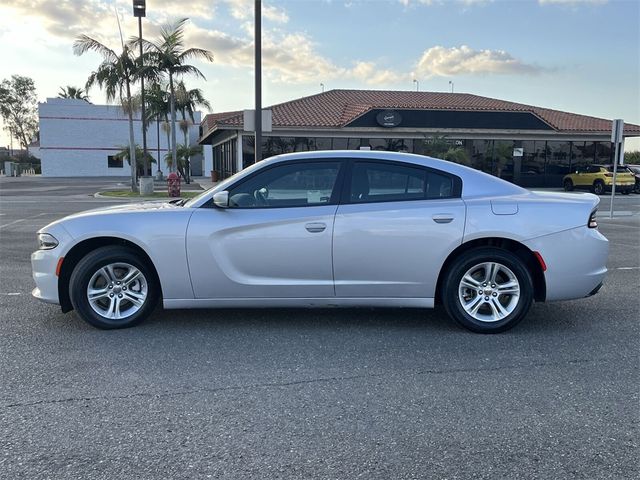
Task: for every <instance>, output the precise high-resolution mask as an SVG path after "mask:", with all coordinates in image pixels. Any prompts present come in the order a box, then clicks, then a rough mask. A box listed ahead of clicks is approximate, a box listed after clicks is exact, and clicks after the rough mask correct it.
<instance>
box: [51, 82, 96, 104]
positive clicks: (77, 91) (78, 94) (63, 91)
mask: <svg viewBox="0 0 640 480" xmlns="http://www.w3.org/2000/svg"><path fill="white" fill-rule="evenodd" d="M58 98H75V99H77V100H84V101H85V102H89V96H88V95H87V94H86V92H85V91H84V90H83V89H82V88H80V87H73V86H71V85H67V86H66V87H60V92H58Z"/></svg>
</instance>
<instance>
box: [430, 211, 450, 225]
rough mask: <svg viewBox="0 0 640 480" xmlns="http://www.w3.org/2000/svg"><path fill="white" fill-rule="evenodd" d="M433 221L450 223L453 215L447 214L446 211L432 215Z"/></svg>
mask: <svg viewBox="0 0 640 480" xmlns="http://www.w3.org/2000/svg"><path fill="white" fill-rule="evenodd" d="M431 218H433V221H434V222H436V223H451V222H452V221H453V215H449V214H446V213H441V214H436V215H433V216H432V217H431Z"/></svg>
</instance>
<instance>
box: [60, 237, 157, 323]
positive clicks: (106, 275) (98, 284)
mask: <svg viewBox="0 0 640 480" xmlns="http://www.w3.org/2000/svg"><path fill="white" fill-rule="evenodd" d="M155 278H156V277H155V274H154V272H153V271H152V270H151V268H150V267H149V265H147V264H146V262H144V261H141V260H140V256H139V255H137V254H136V253H135V252H134V251H132V250H130V249H128V248H124V247H118V246H107V247H102V248H98V249H96V250H94V251H92V252H90V253H88V254H87V255H86V256H85V257H84V258H82V259H81V260H80V261H79V262H78V264H77V265H76V267H75V268H74V270H73V273H72V274H71V279H70V282H69V294H70V297H71V303H72V304H73V307H74V308H75V310H76V312H77V313H78V315H80V317H81V318H82V319H83V320H85V321H87V322H88V323H90V324H91V325H93V326H94V327H97V328H102V329H112V328H126V327H132V326H134V325H136V324H138V323H140V322H141V321H143V320H144V319H145V318H147V317H148V316H149V315H150V314H151V312H152V311H153V309H154V308H155V306H156V304H157V302H158V298H159V297H160V295H159V293H160V291H159V286H158V283H157V281H156V279H155Z"/></svg>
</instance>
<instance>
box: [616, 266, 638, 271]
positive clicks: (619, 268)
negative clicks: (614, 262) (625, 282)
mask: <svg viewBox="0 0 640 480" xmlns="http://www.w3.org/2000/svg"><path fill="white" fill-rule="evenodd" d="M616 270H640V267H617V268H616Z"/></svg>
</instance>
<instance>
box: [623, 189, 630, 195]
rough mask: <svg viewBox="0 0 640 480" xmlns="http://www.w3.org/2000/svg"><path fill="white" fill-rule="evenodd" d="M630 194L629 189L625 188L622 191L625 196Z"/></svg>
mask: <svg viewBox="0 0 640 480" xmlns="http://www.w3.org/2000/svg"><path fill="white" fill-rule="evenodd" d="M630 193H631V190H629V189H628V188H625V189H624V190H622V194H623V195H629V194H630Z"/></svg>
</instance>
